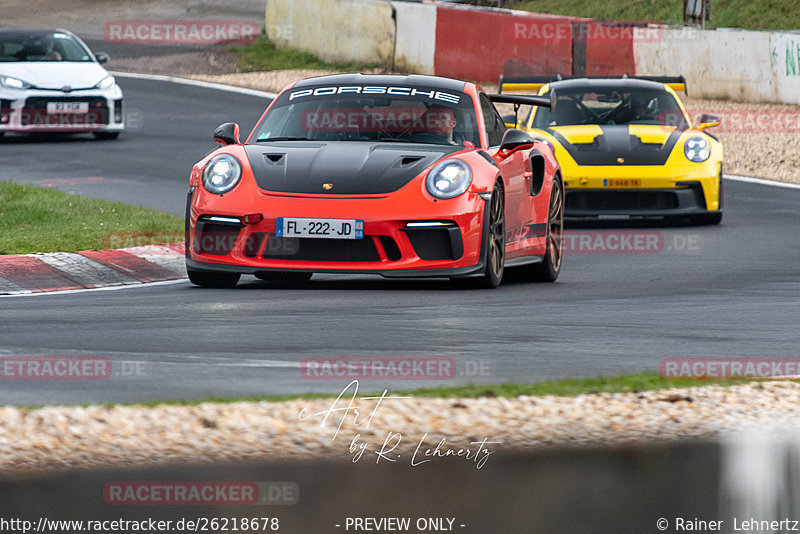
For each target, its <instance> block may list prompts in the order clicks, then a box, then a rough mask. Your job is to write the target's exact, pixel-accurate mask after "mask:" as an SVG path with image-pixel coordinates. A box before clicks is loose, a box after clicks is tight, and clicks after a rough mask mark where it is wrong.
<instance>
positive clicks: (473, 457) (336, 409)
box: [297, 380, 501, 469]
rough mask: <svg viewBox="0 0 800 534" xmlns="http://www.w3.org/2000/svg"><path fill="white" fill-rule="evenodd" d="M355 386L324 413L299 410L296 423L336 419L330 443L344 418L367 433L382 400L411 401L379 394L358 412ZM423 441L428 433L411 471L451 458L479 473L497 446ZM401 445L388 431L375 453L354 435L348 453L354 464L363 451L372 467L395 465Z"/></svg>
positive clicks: (355, 383) (354, 383) (418, 447)
mask: <svg viewBox="0 0 800 534" xmlns="http://www.w3.org/2000/svg"><path fill="white" fill-rule="evenodd" d="M358 385H359V383H358V380H353V381H352V382H350V383H349V384H347V386H345V388H344V389H343V390H342V392H341V393H339V396H337V397H336V398H335V399H334V401H333V402H332V403H331V405H330V406H329V407H328V408H327V409H325V410H321V411H319V412H313V413H310V412H308V410H307V409H306V408H303V409H302V410H300V414H299V415H298V416H297V417H298V419H299V420H300V421H306V420H309V419H312V418H319V419H320V426H324V425H325V424H326V423H327V422H328V419H329V418H330V417H331V416H335V417H338V418H339V419H338V421H339V422H338V424H337V425H336V429H335V430H334V432H333V435H332V436H331V441H335V440H336V438H337V436H338V435H339V432H340V431H341V430H342V426H343V425H344V424H345V421H347V420H348V417H350V418H352V425H353V427H354V428H363V429H364V430H367V429H369V428H370V425H371V424H372V420H373V418H374V417H375V414H377V413H378V409H379V408H380V407H381V405H382V403H383V401H384V400H392V399H409V398H411V397H393V396H389V395H387V393H388V390H384V391H383V394H381V396H379V397H361V400H367V401H376V402H375V406H374V407H373V408H372V409H371V410H369V409H368V410H361V409H360V407H359V405H358V404H357V402H356V400H357V398H358ZM348 392H350V395H349V399H348V396H347V394H348ZM340 403H344V404H345V405H344V406H340ZM367 414H369V415H367ZM334 422H335V420H334ZM427 439H428V433H427V432H426V433H425V434H424V435H423V436H422V437H421V438H420V439H419V441H418V442H417V444H416V448H415V449H414V453H413V454H412V455H411V466H412V467H417V466H419V465H422V464H425V463H428V462H430V461H432V460H433V459H434V458H444V457H447V456H454V457H457V458H463V459H464V460H467V461H471V462H473V463H475V467H476V469H480V468H482V467H483V466H484V465H485V464H486V461H487V460H488V459H489V456H491V455H492V453H494V452H495V451H494V450H492V449H491V448H490V447H488V445H497V444H500V443H501V442H500V441H489V438H483V439H482V440H481V441H472V442H470V447H451V446H450V445H448V443H447V438H442V439H441V440H440V441H439V443H438V444H437V445H436V446H432V445H430V444H427V443H426V440H427ZM402 441H403V436H402V434H401V433H400V432H392V431H389V432H388V433H387V435H386V439H384V441H383V444H382V445H381V447H380V449H378V448H377V447H372V446H371V445H370V444H369V443H367V442H365V441H362V440H361V434H356V435H355V437H354V438H353V440H352V441H351V442H350V448H349V450H350V453H351V454H352V455H353V462H354V463H355V462H358V461H360V460H361V459H362V457H363V456H364V453H365V452H367V451H370V452H372V453H374V454H375V455H376V458H375V463H380V462H381V460H385V461H388V462H397V459H398V458H400V457H401V456H402V455H401V454H400V453H399V452H396V449H397V448H398V446H399V445H400V444H401V443H402ZM475 445H477V447H474V446H475Z"/></svg>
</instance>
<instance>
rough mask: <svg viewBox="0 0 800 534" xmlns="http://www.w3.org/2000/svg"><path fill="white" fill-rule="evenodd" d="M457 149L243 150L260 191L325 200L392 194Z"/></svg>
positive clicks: (351, 145)
mask: <svg viewBox="0 0 800 534" xmlns="http://www.w3.org/2000/svg"><path fill="white" fill-rule="evenodd" d="M461 149H463V147H458V146H446V145H442V146H438V145H423V144H410V143H409V144H405V143H396V144H395V143H365V142H358V141H333V142H316V141H286V142H273V143H268V144H267V143H265V144H260V145H247V146H245V151H246V153H247V159H248V160H249V161H250V167H251V168H252V169H253V175H254V176H255V179H256V182H257V183H258V186H259V187H260V188H261V189H264V190H266V191H274V192H279V193H309V194H330V195H371V194H382V193H390V192H392V191H397V190H398V189H400V188H401V187H403V186H404V185H406V184H407V183H408V182H410V181H411V180H412V179H414V177H415V176H417V175H418V174H420V173H421V172H422V171H424V170H425V169H426V168H427V167H428V166H430V165H431V164H433V163H434V162H436V161H437V160H439V159H441V158H443V157H444V156H446V155H447V154H451V153H453V152H456V151H458V150H461ZM326 184H327V185H326Z"/></svg>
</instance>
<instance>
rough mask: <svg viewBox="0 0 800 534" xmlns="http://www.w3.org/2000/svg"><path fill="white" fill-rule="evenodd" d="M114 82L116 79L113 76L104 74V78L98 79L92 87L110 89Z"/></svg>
mask: <svg viewBox="0 0 800 534" xmlns="http://www.w3.org/2000/svg"><path fill="white" fill-rule="evenodd" d="M115 83H116V80H114V77H113V76H106V77H105V78H103V79H102V80H100V81H99V82H98V84H97V85H95V86H94V87H95V89H111V88H112V87H114V84H115Z"/></svg>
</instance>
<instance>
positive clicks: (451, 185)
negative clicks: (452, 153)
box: [425, 159, 472, 199]
mask: <svg viewBox="0 0 800 534" xmlns="http://www.w3.org/2000/svg"><path fill="white" fill-rule="evenodd" d="M471 183H472V170H471V169H470V168H469V165H467V164H466V163H464V162H463V161H461V160H460V159H448V160H446V161H443V162H441V163H439V164H438V165H436V167H434V168H433V169H431V172H429V173H428V178H427V180H425V184H426V185H427V187H428V192H429V193H430V194H431V195H433V196H434V197H436V198H441V199H448V198H454V197H457V196H458V195H460V194H461V193H463V192H464V191H466V190H467V188H469V184H471Z"/></svg>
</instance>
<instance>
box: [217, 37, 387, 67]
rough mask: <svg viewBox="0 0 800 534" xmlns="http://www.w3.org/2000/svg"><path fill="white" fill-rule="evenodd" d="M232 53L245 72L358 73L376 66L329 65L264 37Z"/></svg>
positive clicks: (354, 64) (356, 64) (306, 53)
mask: <svg viewBox="0 0 800 534" xmlns="http://www.w3.org/2000/svg"><path fill="white" fill-rule="evenodd" d="M232 51H233V52H235V53H237V54H239V68H240V69H241V70H242V71H243V72H254V71H269V70H283V69H313V70H332V71H339V72H358V71H362V70H365V69H370V68H373V67H374V65H361V64H358V63H328V62H326V61H323V60H321V59H319V58H318V57H316V56H315V55H313V54H310V53H308V52H304V51H302V50H297V49H294V48H278V47H276V46H275V44H274V43H273V42H272V41H270V40H269V39H268V38H267V37H264V36H262V37H260V38H259V40H258V41H256V42H255V43H253V44H252V45H249V46H246V47H241V48H233V49H232Z"/></svg>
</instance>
